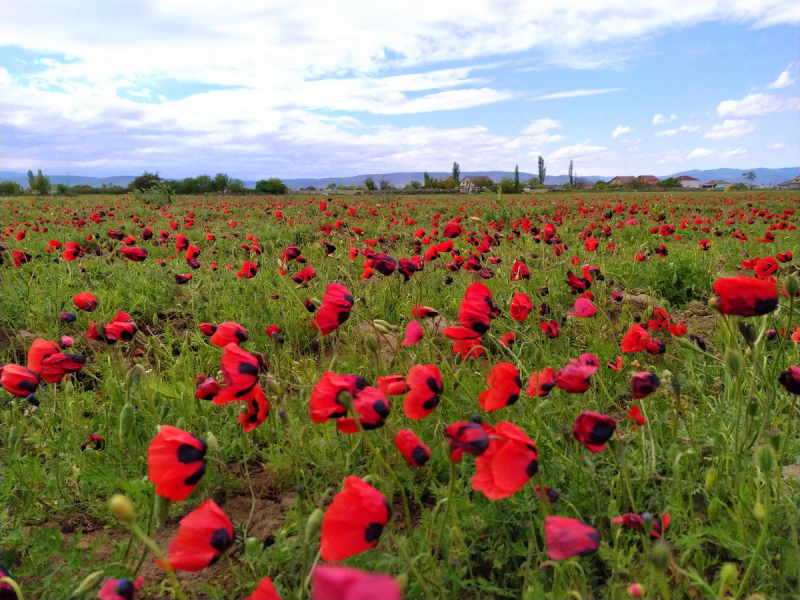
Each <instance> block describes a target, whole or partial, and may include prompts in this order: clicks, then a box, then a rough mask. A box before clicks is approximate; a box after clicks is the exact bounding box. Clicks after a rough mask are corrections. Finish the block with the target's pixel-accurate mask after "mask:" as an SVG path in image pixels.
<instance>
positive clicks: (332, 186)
mask: <svg viewBox="0 0 800 600" xmlns="http://www.w3.org/2000/svg"><path fill="white" fill-rule="evenodd" d="M325 189H326V190H335V189H336V184H335V183H329V184H328V187H326V188H325Z"/></svg>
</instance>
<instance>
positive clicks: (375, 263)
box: [371, 252, 397, 277]
mask: <svg viewBox="0 0 800 600" xmlns="http://www.w3.org/2000/svg"><path fill="white" fill-rule="evenodd" d="M371 261H372V265H371V266H372V268H373V269H375V270H376V271H377V272H378V273H380V274H381V275H384V276H387V277H388V276H389V275H391V274H392V273H394V270H395V267H397V260H396V259H395V258H394V257H393V256H389V255H388V254H385V253H383V252H377V253H375V254H373V255H372V259H371Z"/></svg>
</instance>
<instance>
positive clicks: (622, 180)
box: [608, 175, 636, 185]
mask: <svg viewBox="0 0 800 600" xmlns="http://www.w3.org/2000/svg"><path fill="white" fill-rule="evenodd" d="M634 179H636V177H634V176H633V175H617V176H616V177H614V179H612V180H611V181H609V182H608V185H625V184H626V183H630V182H631V181H633V180H634Z"/></svg>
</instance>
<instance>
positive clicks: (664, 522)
mask: <svg viewBox="0 0 800 600" xmlns="http://www.w3.org/2000/svg"><path fill="white" fill-rule="evenodd" d="M670 520H671V519H670V516H669V515H668V514H667V513H664V514H663V515H661V519H653V526H652V527H651V529H650V539H651V540H657V539H659V538H661V536H663V535H664V534H665V533H667V530H668V529H669V522H670Z"/></svg>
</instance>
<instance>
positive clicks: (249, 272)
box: [236, 260, 258, 279]
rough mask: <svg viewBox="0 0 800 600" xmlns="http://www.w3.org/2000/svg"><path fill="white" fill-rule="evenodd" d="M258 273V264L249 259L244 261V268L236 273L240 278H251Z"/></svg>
mask: <svg viewBox="0 0 800 600" xmlns="http://www.w3.org/2000/svg"><path fill="white" fill-rule="evenodd" d="M256 274H258V266H257V265H256V263H254V262H251V261H249V260H246V261H244V263H243V264H242V268H241V269H239V272H238V273H236V276H237V277H238V278H239V279H251V278H253V277H255V276H256Z"/></svg>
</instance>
